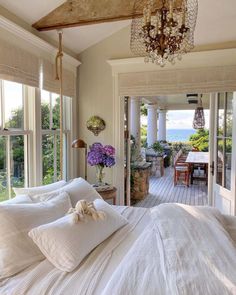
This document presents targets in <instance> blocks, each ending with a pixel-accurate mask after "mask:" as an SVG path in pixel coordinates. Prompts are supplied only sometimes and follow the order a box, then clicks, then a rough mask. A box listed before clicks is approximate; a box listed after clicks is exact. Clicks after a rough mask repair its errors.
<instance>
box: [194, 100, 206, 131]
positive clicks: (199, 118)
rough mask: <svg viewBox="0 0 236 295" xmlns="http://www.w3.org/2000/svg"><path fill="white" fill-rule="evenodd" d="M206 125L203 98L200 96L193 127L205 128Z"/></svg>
mask: <svg viewBox="0 0 236 295" xmlns="http://www.w3.org/2000/svg"><path fill="white" fill-rule="evenodd" d="M204 127H205V115H204V109H203V106H202V99H201V98H200V100H199V104H198V106H197V108H196V110H195V113H194V118H193V128H194V129H203V128H204Z"/></svg>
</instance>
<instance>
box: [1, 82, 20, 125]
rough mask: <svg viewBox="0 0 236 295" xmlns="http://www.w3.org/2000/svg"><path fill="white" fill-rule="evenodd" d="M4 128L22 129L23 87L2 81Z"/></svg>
mask: <svg viewBox="0 0 236 295" xmlns="http://www.w3.org/2000/svg"><path fill="white" fill-rule="evenodd" d="M3 91H4V105H5V113H4V114H5V127H6V128H19V129H23V128H24V125H23V124H24V112H23V86H22V84H19V83H15V82H9V81H4V83H3Z"/></svg>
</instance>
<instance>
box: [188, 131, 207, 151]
mask: <svg viewBox="0 0 236 295" xmlns="http://www.w3.org/2000/svg"><path fill="white" fill-rule="evenodd" d="M189 141H190V143H191V145H192V146H193V147H194V148H196V149H198V150H199V151H201V152H208V150H209V130H207V129H199V130H197V133H195V134H193V135H191V136H190V137H189Z"/></svg>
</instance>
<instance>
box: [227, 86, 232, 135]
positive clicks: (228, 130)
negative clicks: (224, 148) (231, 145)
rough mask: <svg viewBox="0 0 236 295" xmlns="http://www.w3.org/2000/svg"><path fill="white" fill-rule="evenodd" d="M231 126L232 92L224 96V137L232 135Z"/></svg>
mask: <svg viewBox="0 0 236 295" xmlns="http://www.w3.org/2000/svg"><path fill="white" fill-rule="evenodd" d="M232 128H233V93H232V92H228V93H227V96H226V137H232Z"/></svg>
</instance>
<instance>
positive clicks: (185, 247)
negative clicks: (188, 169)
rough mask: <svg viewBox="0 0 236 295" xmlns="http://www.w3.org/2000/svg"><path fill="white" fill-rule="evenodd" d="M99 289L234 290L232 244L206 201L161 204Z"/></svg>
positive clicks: (183, 294) (215, 294)
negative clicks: (196, 204)
mask: <svg viewBox="0 0 236 295" xmlns="http://www.w3.org/2000/svg"><path fill="white" fill-rule="evenodd" d="M151 215H152V219H153V223H152V226H150V227H148V228H146V229H145V231H144V232H143V234H142V235H141V237H140V238H139V239H138V240H137V242H136V243H135V244H134V246H133V247H132V249H131V250H130V252H129V253H128V254H127V255H126V257H125V258H124V259H123V261H122V263H121V264H120V265H119V267H118V268H117V270H116V272H115V273H114V274H113V276H112V278H111V279H110V281H109V282H108V284H107V286H106V288H105V289H104V291H103V293H102V295H110V294H112V295H121V294H125V295H135V294H137V295H139V294H145V295H154V294H155V295H235V294H236V248H235V244H234V242H233V240H232V239H231V237H230V236H229V234H228V232H227V231H226V229H225V228H224V225H225V221H224V217H223V216H222V215H221V214H220V213H219V212H218V211H217V210H215V209H213V208H209V207H190V206H186V205H180V204H178V205H177V204H163V205H160V206H158V207H155V208H154V209H152V214H151Z"/></svg>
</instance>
